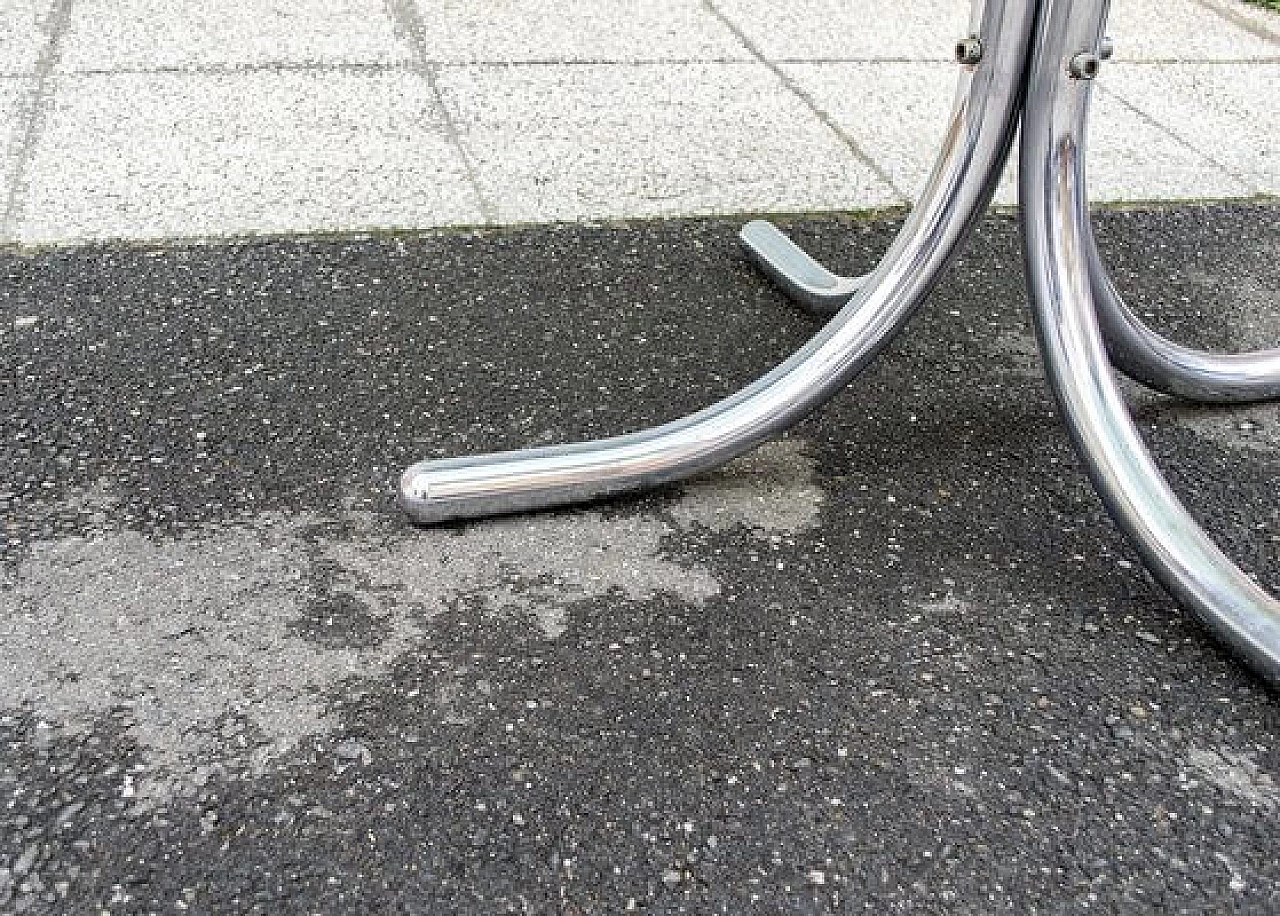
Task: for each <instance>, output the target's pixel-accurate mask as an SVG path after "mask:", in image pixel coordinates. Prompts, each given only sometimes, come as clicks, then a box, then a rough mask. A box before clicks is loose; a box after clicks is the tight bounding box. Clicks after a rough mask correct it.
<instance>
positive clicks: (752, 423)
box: [400, 0, 1035, 524]
mask: <svg viewBox="0 0 1280 916" xmlns="http://www.w3.org/2000/svg"><path fill="white" fill-rule="evenodd" d="M1034 14H1035V4H1034V3H1033V2H1029V0H986V2H985V3H982V2H980V0H979V2H976V3H975V6H974V11H973V17H974V26H975V28H976V29H978V30H980V31H979V34H981V35H982V36H983V42H984V47H985V48H986V53H985V54H984V56H983V60H982V61H981V63H979V64H977V65H976V66H974V67H971V68H966V70H965V71H963V76H962V78H961V83H960V89H959V92H958V94H957V100H956V105H955V109H954V111H953V113H952V116H951V119H950V121H949V123H948V128H947V133H946V139H945V142H944V146H943V151H942V154H941V156H940V158H939V161H938V164H937V165H936V166H935V168H934V172H933V174H932V176H931V177H930V179H929V183H928V185H927V186H926V188H925V191H924V195H923V197H922V199H921V201H920V203H919V205H917V207H916V209H915V210H914V211H913V212H912V214H911V216H910V217H909V218H908V220H907V222H906V225H905V226H904V227H903V229H902V231H901V233H900V234H899V236H898V238H897V240H896V241H895V242H894V244H893V246H892V247H891V248H890V250H889V253H888V254H887V255H886V256H885V258H884V260H883V261H882V262H881V264H880V266H879V267H878V268H876V270H875V271H873V272H872V274H871V277H870V278H869V279H868V281H867V283H866V285H865V286H864V287H863V288H862V289H861V290H859V292H858V294H857V295H856V296H855V297H854V298H853V300H852V301H851V302H850V303H849V304H848V305H847V306H846V307H845V308H844V309H843V310H842V311H841V312H840V313H839V315H837V316H836V317H835V318H833V319H832V320H831V321H830V322H829V323H828V324H827V325H826V326H825V327H824V328H823V329H822V330H821V331H819V333H818V334H817V335H816V336H815V337H814V338H813V339H812V340H810V341H809V342H808V343H807V344H806V345H805V346H804V347H803V348H801V349H800V350H799V351H798V352H796V353H795V354H794V355H793V356H792V357H791V358H789V359H788V360H787V361H786V362H784V363H782V364H781V365H780V366H778V367H777V368H775V369H774V370H773V371H772V372H770V373H768V374H767V375H765V376H764V377H763V378H760V379H758V380H757V381H756V382H754V383H753V384H751V385H749V386H748V387H746V388H744V389H743V390H742V391H739V392H738V393H737V394H734V395H732V396H730V397H728V398H726V399H725V400H723V401H720V402H719V403H718V404H714V405H712V406H710V407H707V408H705V409H703V410H701V411H699V412H698V413H695V414H692V415H691V416H688V417H685V418H683V419H679V420H675V421H673V422H670V423H667V424H665V425H663V426H659V427H656V428H654V429H649V430H645V431H642V432H637V433H632V434H630V435H625V436H619V437H616V438H613V439H604V440H600V441H596V442H580V443H576V444H572V445H560V446H552V447H548V448H535V449H527V450H524V451H516V452H506V453H501V454H495V455H479V456H471V457H465V458H453V459H445V460H441V461H424V462H420V463H418V464H415V465H413V466H412V467H410V468H409V469H408V470H407V471H405V472H404V474H403V475H402V477H401V479H400V504H401V506H402V507H403V508H404V510H405V511H406V512H407V513H408V515H409V516H410V518H412V519H413V520H414V521H415V522H418V523H420V524H430V523H434V522H441V521H446V520H449V519H456V518H468V517H476V516H486V515H496V514H500V513H508V512H519V511H524V510H529V509H540V508H545V507H550V506H556V505H564V504H566V503H575V502H582V501H586V500H591V499H595V498H598V497H602V496H606V495H610V494H616V493H622V492H626V491H632V490H638V489H641V488H645V487H651V486H656V485H659V484H663V483H667V482H669V481H673V480H678V479H681V478H684V477H688V476H690V475H693V474H696V473H699V472H700V471H705V470H708V469H709V468H713V467H716V466H718V465H720V464H723V463H724V462H726V461H728V460H730V459H731V458H734V457H735V456H737V455H739V454H741V453H743V452H745V451H747V450H748V449H750V448H752V447H754V446H756V445H758V444H759V443H761V442H763V441H765V440H768V439H772V438H775V437H776V436H778V435H780V434H781V433H782V432H783V431H784V430H786V429H787V428H788V427H790V426H791V425H793V424H794V423H795V422H796V421H798V420H800V419H801V418H802V417H804V416H805V415H806V414H808V413H809V412H810V411H811V410H813V409H814V408H815V407H817V406H818V405H819V404H821V403H823V402H824V401H826V400H827V399H828V398H830V397H831V396H832V395H833V394H834V393H835V392H836V391H838V390H839V389H840V388H841V387H842V386H843V385H844V384H845V383H846V382H848V381H849V380H850V379H851V378H853V377H854V376H855V375H857V374H858V373H859V372H860V371H862V369H863V368H864V367H865V366H866V365H867V364H868V363H870V362H871V361H872V360H873V359H874V358H875V357H876V355H877V354H878V353H879V352H880V351H881V350H882V349H883V348H884V346H885V345H886V344H887V343H888V342H889V341H890V340H892V339H893V337H894V335H895V334H897V332H898V331H899V330H901V328H902V327H903V326H904V325H905V324H906V322H907V320H908V319H909V318H910V317H911V315H912V314H913V313H914V311H915V310H916V308H917V307H918V306H919V304H920V302H921V301H922V300H923V299H924V297H925V296H926V295H927V294H928V292H929V291H930V289H932V287H933V285H934V284H935V283H936V282H937V280H938V277H939V275H940V274H941V272H942V271H943V269H944V268H945V267H946V266H947V264H948V262H949V261H950V259H951V257H952V255H953V254H954V253H955V251H956V249H957V247H958V246H959V244H960V243H961V242H962V241H963V240H964V238H965V237H966V236H967V235H968V232H969V229H970V227H971V226H972V224H973V223H974V222H975V220H976V219H977V218H978V217H980V216H981V214H982V212H983V211H984V209H985V208H986V205H987V203H988V201H989V200H990V198H991V195H992V193H993V192H994V188H995V184H996V181H997V180H998V179H999V175H1000V170H1001V168H1002V166H1003V164H1004V161H1005V159H1006V158H1007V156H1008V153H1009V146H1010V143H1011V139H1012V136H1013V131H1014V129H1015V126H1016V123H1017V116H1018V111H1019V108H1020V105H1021V101H1022V86H1023V76H1024V74H1025V71H1026V64H1027V55H1028V49H1029V41H1030V35H1031V29H1032V25H1033V22H1034Z"/></svg>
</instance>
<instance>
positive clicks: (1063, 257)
mask: <svg viewBox="0 0 1280 916" xmlns="http://www.w3.org/2000/svg"><path fill="white" fill-rule="evenodd" d="M1107 7H1108V0H1043V5H1042V7H1041V18H1040V23H1039V25H1038V33H1037V37H1036V42H1035V51H1034V54H1033V61H1032V68H1031V74H1030V83H1029V90H1028V98H1027V105H1026V113H1025V116H1024V121H1023V128H1022V150H1021V157H1022V158H1021V174H1020V184H1021V187H1020V193H1021V199H1022V232H1023V241H1024V245H1025V256H1026V263H1027V280H1028V285H1029V287H1030V292H1031V302H1032V308H1033V312H1034V316H1035V323H1036V333H1037V335H1038V337H1039V339H1040V349H1041V352H1042V354H1043V356H1044V362H1045V370H1046V373H1047V375H1048V379H1049V383H1050V387H1051V388H1052V390H1053V393H1054V396H1055V398H1056V400H1057V403H1058V406H1059V409H1060V413H1061V415H1062V417H1063V419H1064V420H1065V422H1066V424H1067V428H1068V430H1069V431H1070V433H1071V437H1072V440H1073V441H1074V443H1075V446H1076V449H1077V451H1078V452H1079V453H1080V456H1081V458H1082V459H1083V461H1084V464H1085V467H1086V469H1087V471H1088V473H1089V476H1090V478H1091V479H1092V480H1093V483H1094V486H1096V487H1097V489H1098V491H1099V493H1100V494H1101V495H1102V498H1103V501H1104V502H1105V503H1106V506H1107V508H1108V509H1109V510H1110V512H1111V515H1112V516H1113V518H1114V519H1115V521H1116V523H1117V524H1118V525H1119V526H1120V528H1121V529H1122V530H1123V531H1124V532H1125V533H1126V534H1127V535H1128V536H1129V538H1130V539H1131V540H1132V542H1133V543H1134V545H1135V546H1136V547H1137V549H1138V551H1139V553H1141V555H1142V557H1143V559H1144V560H1145V562H1146V564H1147V566H1148V567H1149V568H1150V570H1151V572H1152V573H1153V574H1154V575H1155V576H1156V578H1157V579H1159V580H1160V582H1161V583H1162V584H1163V585H1164V586H1165V587H1166V588H1167V589H1168V590H1169V591H1170V592H1171V593H1172V594H1173V595H1174V597H1175V598H1176V599H1177V600H1178V601H1179V603H1181V604H1182V605H1183V606H1184V607H1186V608H1187V609H1188V610H1190V611H1191V612H1192V613H1194V614H1195V615H1196V616H1197V617H1198V618H1199V619H1200V620H1201V621H1203V622H1204V624H1205V625H1206V626H1207V627H1208V628H1209V629H1210V630H1212V631H1213V632H1214V633H1215V634H1216V635H1217V636H1218V638H1219V639H1221V640H1222V642H1223V643H1225V644H1226V645H1227V646H1228V647H1230V648H1231V649H1232V650H1233V651H1235V652H1236V653H1238V654H1239V655H1240V656H1241V657H1242V658H1243V659H1244V660H1245V661H1246V662H1248V663H1249V664H1250V665H1251V666H1252V667H1253V668H1254V669H1255V670H1256V671H1257V672H1258V673H1259V674H1260V675H1261V676H1262V677H1263V678H1264V679H1265V680H1266V681H1268V682H1269V683H1270V684H1271V685H1272V686H1273V687H1280V602H1278V601H1277V600H1276V599H1275V598H1274V597H1273V596H1272V595H1270V594H1269V593H1268V592H1267V591H1266V590H1265V589H1263V588H1262V587H1261V586H1259V585H1258V584H1257V583H1256V582H1254V581H1253V580H1252V579H1250V578H1249V577H1248V576H1247V575H1245V573H1243V572H1242V571H1241V570H1240V569H1238V568H1237V567H1236V566H1235V565H1234V564H1233V563H1232V562H1231V560H1229V559H1228V558H1227V557H1226V555H1225V554H1223V553H1222V551H1221V550H1219V549H1218V548H1217V547H1216V546H1215V545H1214V543H1213V542H1212V541H1211V540H1210V539H1209V537H1208V536H1207V535H1206V534H1205V532H1204V531H1203V530H1201V528H1200V527H1199V525H1197V524H1196V522H1195V520H1194V519H1193V518H1192V517H1191V515H1190V514H1189V513H1188V512H1187V510H1186V509H1185V508H1184V507H1183V506H1182V504H1181V503H1180V502H1179V501H1178V498H1177V497H1176V496H1175V495H1174V493H1173V491H1172V490H1171V489H1170V488H1169V486H1168V485H1167V484H1166V483H1165V481H1164V479H1163V478H1162V477H1161V475H1160V472H1159V470H1158V469H1157V468H1156V466H1155V463H1154V462H1153V461H1152V460H1151V456H1150V455H1149V454H1148V452H1147V450H1146V447H1145V446H1144V445H1143V443H1142V440H1141V438H1140V437H1139V435H1138V431H1137V429H1136V428H1135V426H1134V425H1133V421H1132V420H1131V419H1130V417H1129V414H1128V410H1127V408H1126V407H1125V404H1124V401H1123V399H1122V397H1121V395H1120V392H1119V389H1118V388H1117V386H1116V384H1115V381H1114V379H1113V378H1112V374H1111V368H1110V365H1109V363H1108V361H1107V355H1106V352H1105V349H1104V344H1103V339H1102V334H1101V331H1100V329H1099V326H1098V322H1097V319H1096V317H1095V315H1094V306H1095V303H1094V293H1093V289H1092V284H1091V282H1090V270H1089V248H1088V239H1087V228H1086V227H1087V221H1088V219H1089V211H1088V202H1087V200H1086V197H1085V194H1086V190H1085V188H1086V185H1085V175H1084V134H1085V130H1084V128H1085V120H1086V117H1087V113H1088V100H1089V86H1090V81H1089V78H1088V77H1087V76H1085V74H1088V73H1089V72H1090V71H1089V69H1086V68H1085V67H1084V66H1083V65H1082V62H1083V61H1084V60H1085V56H1086V55H1089V56H1093V55H1095V54H1096V49H1097V47H1098V42H1099V40H1100V39H1101V37H1102V25H1103V22H1104V20H1105V17H1106V11H1107ZM1095 69H1096V68H1095ZM1073 74H1075V75H1073Z"/></svg>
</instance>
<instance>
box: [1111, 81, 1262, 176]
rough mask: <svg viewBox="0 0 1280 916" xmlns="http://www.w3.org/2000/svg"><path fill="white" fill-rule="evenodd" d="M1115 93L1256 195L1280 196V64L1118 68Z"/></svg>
mask: <svg viewBox="0 0 1280 916" xmlns="http://www.w3.org/2000/svg"><path fill="white" fill-rule="evenodd" d="M1117 69H1119V70H1120V72H1121V74H1122V75H1121V78H1120V79H1118V80H1116V85H1115V86H1114V87H1113V90H1114V91H1115V92H1116V93H1117V94H1118V95H1120V96H1121V97H1122V98H1124V99H1125V100H1126V101H1128V102H1129V103H1130V104H1133V105H1135V106H1137V107H1139V108H1141V109H1142V110H1143V111H1144V112H1146V113H1147V114H1148V115H1150V116H1151V117H1152V118H1153V119H1154V120H1156V121H1157V122H1159V123H1160V124H1161V125H1163V126H1164V127H1165V128H1166V129H1167V130H1169V131H1170V132H1171V133H1174V134H1176V135H1178V136H1179V137H1181V138H1182V140H1183V141H1184V142H1185V143H1186V144H1188V145H1189V146H1191V147H1192V148H1194V149H1197V150H1199V151H1200V153H1201V155H1202V156H1203V157H1204V158H1205V159H1207V160H1211V161H1214V162H1218V163H1221V164H1222V165H1224V166H1226V167H1227V168H1228V169H1230V170H1231V171H1232V172H1233V173H1234V174H1236V175H1238V176H1239V177H1240V178H1241V179H1242V180H1244V181H1245V182H1247V183H1248V184H1249V185H1250V186H1251V187H1252V190H1253V191H1254V192H1255V193H1262V194H1272V195H1275V194H1280V103H1278V101H1277V100H1278V99H1280V93H1278V92H1277V89H1276V87H1277V86H1280V63H1277V64H1214V63H1194V64H1178V65H1158V64H1129V65H1125V64H1119V65H1117Z"/></svg>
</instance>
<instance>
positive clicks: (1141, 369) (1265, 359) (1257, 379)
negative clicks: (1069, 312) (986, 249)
mask: <svg viewBox="0 0 1280 916" xmlns="http://www.w3.org/2000/svg"><path fill="white" fill-rule="evenodd" d="M1081 233H1082V238H1081V242H1082V244H1083V245H1084V253H1085V259H1086V261H1087V262H1088V268H1089V276H1090V282H1091V285H1092V288H1093V298H1094V304H1095V306H1096V307H1097V314H1098V324H1099V325H1100V327H1101V329H1102V337H1103V340H1105V341H1106V344H1107V354H1108V356H1110V358H1111V362H1112V364H1113V365H1114V366H1115V367H1116V368H1117V369H1119V370H1120V371H1121V372H1123V373H1124V374H1125V375H1127V376H1129V378H1131V379H1133V380H1134V381H1135V382H1141V383H1142V384H1143V385H1146V386H1147V387H1148V388H1153V389H1155V390H1156V391H1161V392H1164V393H1165V394H1169V395H1173V396H1174V397H1179V398H1186V399H1187V400H1190V401H1198V402H1200V403H1202V404H1248V403H1252V402H1256V401H1272V400H1275V399H1277V398H1280V348H1274V349H1270V350H1255V351H1253V352H1251V353H1210V352H1208V351H1206V350H1197V349H1194V348H1192V347H1184V346H1182V345H1181V344H1178V343H1174V342H1173V341H1171V340H1169V339H1168V338H1165V337H1162V336H1160V335H1159V334H1157V333H1156V332H1155V331H1153V330H1151V329H1150V328H1149V327H1147V326H1146V325H1145V324H1143V322H1142V320H1141V319H1140V318H1138V316H1137V315H1135V314H1134V313H1133V311H1132V310H1131V309H1130V308H1129V307H1128V305H1126V304H1125V301H1124V299H1123V298H1122V297H1121V295H1120V291H1119V290H1117V289H1116V286H1115V283H1114V282H1113V281H1112V279H1111V276H1110V273H1109V272H1108V270H1107V268H1106V265H1105V264H1104V263H1103V260H1102V255H1101V254H1100V253H1099V252H1098V243H1097V239H1096V238H1095V236H1094V232H1093V226H1092V225H1091V224H1090V223H1086V224H1085V225H1084V226H1082V227H1081Z"/></svg>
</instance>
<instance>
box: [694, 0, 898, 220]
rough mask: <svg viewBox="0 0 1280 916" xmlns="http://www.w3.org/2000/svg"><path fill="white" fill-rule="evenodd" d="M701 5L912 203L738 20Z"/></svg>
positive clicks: (708, 3)
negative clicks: (761, 48) (757, 43)
mask: <svg viewBox="0 0 1280 916" xmlns="http://www.w3.org/2000/svg"><path fill="white" fill-rule="evenodd" d="M702 5H703V7H704V8H705V9H706V10H707V12H709V13H711V15H713V16H715V17H716V18H717V19H719V20H720V22H722V23H723V24H724V27H725V28H727V29H728V30H729V31H730V32H732V33H733V35H734V37H736V38H737V39H738V41H740V42H741V43H742V46H743V47H744V48H746V49H747V50H748V51H750V52H751V55H752V56H753V57H755V59H756V60H757V61H759V62H760V63H762V64H764V65H765V66H766V67H768V68H769V70H770V71H771V72H772V73H773V75H774V76H776V77H777V78H778V79H779V80H780V81H781V82H782V85H783V86H784V87H785V88H786V89H787V90H788V91H789V92H791V93H792V94H793V95H794V96H796V98H798V99H800V101H801V102H803V103H804V104H805V107H807V108H808V109H809V110H810V111H811V112H813V114H814V115H815V116H816V117H817V118H818V120H819V121H821V122H822V123H823V124H824V125H825V126H826V128H827V129H828V130H830V131H831V132H832V133H833V134H835V135H836V136H837V137H838V138H840V141H841V142H842V143H844V145H845V146H846V147H848V149H849V151H850V152H851V153H853V155H854V157H855V158H856V159H857V160H858V161H859V162H861V163H862V164H863V165H865V166H866V167H867V168H868V169H870V170H871V173H872V174H873V175H875V176H876V177H877V178H879V179H880V180H881V181H882V182H884V184H885V185H886V186H888V188H889V190H891V191H892V192H893V193H894V194H896V195H897V196H898V199H899V201H900V202H901V203H904V204H907V205H910V204H911V197H910V195H908V194H906V193H905V192H903V190H902V188H900V187H898V185H897V183H896V182H895V181H894V180H893V179H892V178H891V177H890V176H889V173H888V172H886V171H885V170H884V169H882V168H881V167H880V165H879V163H877V162H876V161H875V160H874V159H872V158H871V156H870V155H868V154H867V152H866V151H865V150H864V149H863V148H862V147H861V146H859V145H858V143H857V141H856V140H854V139H853V137H852V136H851V135H850V134H849V133H848V132H847V131H845V130H844V129H843V128H842V127H841V126H840V125H839V124H837V123H836V121H835V119H834V118H833V117H831V115H829V114H828V113H827V112H826V111H825V110H823V108H822V107H821V106H820V105H818V103H817V100H816V99H814V98H813V97H812V96H811V95H809V93H807V92H805V91H804V89H802V88H801V87H800V85H799V84H798V83H797V82H796V81H795V80H793V79H792V78H791V77H790V76H788V75H787V73H786V71H784V70H783V69H782V68H781V67H780V66H778V64H777V63H776V62H775V61H772V60H770V59H769V58H767V57H766V56H765V55H764V53H763V52H762V51H761V50H760V49H759V48H757V47H756V45H755V43H754V42H753V41H752V40H751V39H750V38H748V37H747V35H746V33H745V32H743V31H742V29H740V28H738V25H737V23H735V22H733V20H731V19H730V18H729V17H728V16H726V15H725V14H724V13H722V12H721V11H720V9H719V8H718V7H717V6H716V5H715V3H713V2H712V0H702Z"/></svg>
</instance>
